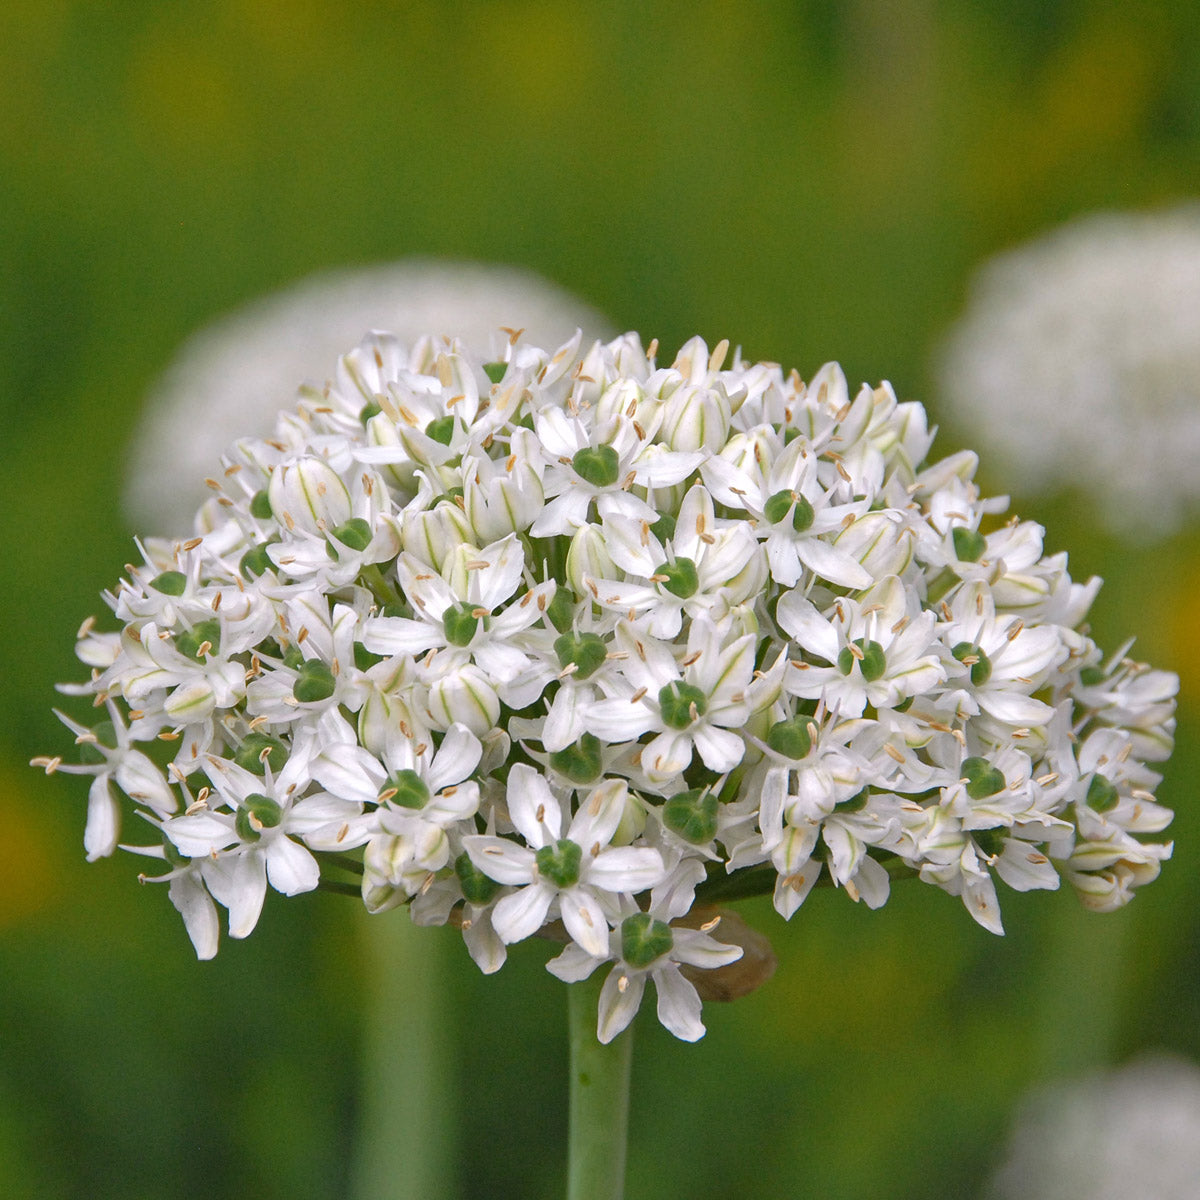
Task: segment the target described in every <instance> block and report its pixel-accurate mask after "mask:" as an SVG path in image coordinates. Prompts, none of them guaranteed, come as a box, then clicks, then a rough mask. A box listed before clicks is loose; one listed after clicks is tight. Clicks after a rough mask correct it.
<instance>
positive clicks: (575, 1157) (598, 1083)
mask: <svg viewBox="0 0 1200 1200" xmlns="http://www.w3.org/2000/svg"><path fill="white" fill-rule="evenodd" d="M597 974H599V975H600V978H599V979H597V978H595V977H593V978H592V979H590V980H588V981H586V982H584V983H574V984H572V985H571V986H570V987H569V988H568V989H567V991H568V997H569V999H568V1014H569V1023H570V1041H571V1065H570V1069H571V1099H570V1109H569V1112H570V1125H571V1128H570V1139H569V1149H568V1153H569V1162H568V1165H567V1200H621V1198H622V1196H624V1194H625V1139H626V1134H627V1131H628V1127H629V1072H630V1066H631V1064H632V1061H633V1030H632V1029H627V1030H625V1032H624V1033H622V1034H620V1035H618V1036H617V1037H616V1038H614V1039H613V1040H612V1041H611V1042H610V1043H609V1044H608V1045H607V1046H602V1045H601V1044H600V1042H599V1041H598V1040H597V1039H596V1005H597V1002H598V1000H599V996H600V986H601V983H602V982H603V973H602V972H598V973H597Z"/></svg>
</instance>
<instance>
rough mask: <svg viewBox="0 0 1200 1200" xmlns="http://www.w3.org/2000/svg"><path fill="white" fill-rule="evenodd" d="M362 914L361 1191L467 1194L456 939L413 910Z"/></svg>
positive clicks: (393, 1196) (402, 1195)
mask: <svg viewBox="0 0 1200 1200" xmlns="http://www.w3.org/2000/svg"><path fill="white" fill-rule="evenodd" d="M360 913H361V918H362V919H361V922H360V933H361V935H362V950H363V966H364V973H365V981H364V982H365V987H364V989H363V991H364V1008H365V1012H364V1016H365V1027H364V1030H363V1061H362V1068H361V1070H362V1108H361V1111H360V1118H359V1127H358V1137H357V1143H358V1144H357V1148H356V1151H357V1152H356V1155H355V1158H356V1162H355V1171H354V1187H353V1192H352V1194H353V1196H355V1197H357V1198H359V1200H428V1198H429V1197H431V1196H438V1197H442V1196H454V1195H457V1193H458V1178H457V1169H456V1168H457V1157H458V1149H457V1145H456V1142H455V1137H454V1120H453V1113H454V1106H453V1101H454V1090H453V1086H452V1080H453V1078H454V1070H455V1066H456V1062H455V1057H454V1036H453V1033H452V1031H451V1028H450V1021H449V1014H448V1010H447V1006H446V995H447V993H448V991H449V990H450V989H451V986H452V985H451V983H450V981H449V979H448V976H449V974H450V961H449V956H450V954H451V953H452V950H453V938H452V937H451V936H449V935H450V931H449V930H444V929H418V928H417V927H416V926H414V925H413V923H412V921H411V920H410V919H409V915H408V911H407V909H403V908H401V909H393V910H392V911H390V912H385V913H375V914H373V915H372V914H368V913H366V912H363V911H362V910H361V907H360ZM439 935H442V936H439Z"/></svg>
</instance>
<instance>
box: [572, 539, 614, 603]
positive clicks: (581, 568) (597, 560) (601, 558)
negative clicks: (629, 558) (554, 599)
mask: <svg viewBox="0 0 1200 1200" xmlns="http://www.w3.org/2000/svg"><path fill="white" fill-rule="evenodd" d="M616 573H617V568H616V567H615V566H614V565H613V560H612V558H611V557H610V556H609V553H608V547H607V546H606V545H605V542H604V534H603V533H601V532H600V530H599V528H598V527H597V526H595V525H581V526H580V527H579V528H578V529H577V530H576V531H575V533H574V535H573V536H572V538H571V545H570V548H569V549H568V550H567V580H568V582H569V583H570V584H571V587H572V588H574V589H575V591H576V592H578V593H579V594H581V595H590V592H589V591H588V587H587V584H586V582H585V580H587V579H612V578H613V576H615V575H616Z"/></svg>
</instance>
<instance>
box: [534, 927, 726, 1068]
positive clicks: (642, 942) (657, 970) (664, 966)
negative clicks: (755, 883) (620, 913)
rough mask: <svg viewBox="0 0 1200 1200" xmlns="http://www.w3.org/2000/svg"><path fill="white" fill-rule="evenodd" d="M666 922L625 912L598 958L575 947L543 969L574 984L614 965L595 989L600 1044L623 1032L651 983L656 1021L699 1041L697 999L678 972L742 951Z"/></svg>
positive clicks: (706, 968)
mask: <svg viewBox="0 0 1200 1200" xmlns="http://www.w3.org/2000/svg"><path fill="white" fill-rule="evenodd" d="M664 918H666V919H664ZM668 919H669V913H668V912H667V911H665V910H664V909H663V908H662V907H657V908H651V909H650V910H649V911H648V912H633V913H630V914H628V915H627V916H626V917H625V918H624V919H623V920H622V921H621V923H620V924H619V925H618V926H617V927H616V928H614V929H613V930H612V931H611V933H610V934H609V935H608V937H607V938H606V945H605V946H604V947H603V948H602V949H601V950H600V952H599V953H597V954H590V953H589V952H588V949H587V947H585V946H582V945H579V944H575V945H571V946H568V947H567V948H566V949H565V950H564V951H563V952H562V953H561V954H560V955H559V956H558V957H557V958H555V959H552V960H551V961H550V962H549V963H548V964H547V966H548V968H549V970H550V971H551V972H552V973H553V974H555V975H557V976H558V978H559V979H562V980H565V981H566V982H567V983H577V982H579V981H580V980H582V979H586V978H587V977H588V976H589V975H591V973H592V972H593V971H594V970H595V969H596V968H597V967H599V966H601V965H602V964H603V963H605V962H607V961H610V960H612V961H613V962H614V965H613V967H612V969H611V970H610V971H609V973H608V977H607V978H606V979H605V981H604V986H603V987H602V988H601V989H600V1009H599V1013H598V1016H597V1020H596V1037H597V1038H598V1039H599V1040H600V1042H602V1043H604V1044H607V1043H608V1042H611V1041H612V1040H613V1038H615V1037H616V1036H617V1034H619V1033H620V1032H621V1031H622V1030H624V1029H625V1028H627V1026H628V1025H629V1023H630V1021H632V1020H633V1018H634V1017H635V1016H636V1015H637V1011H638V1008H639V1007H640V1005H641V1002H642V996H643V995H644V994H645V990H646V984H647V982H650V983H653V984H654V990H655V992H656V993H657V996H658V1019H659V1021H661V1022H662V1024H663V1025H664V1026H665V1027H666V1028H667V1029H669V1030H670V1031H671V1032H672V1033H673V1034H674V1035H675V1036H676V1037H677V1038H681V1039H682V1040H683V1041H685V1042H694V1041H696V1040H697V1039H698V1038H700V1037H703V1036H704V1025H703V1023H702V1022H701V1020H700V997H699V995H698V994H697V992H696V988H695V986H694V985H693V984H692V983H690V982H689V981H688V980H687V979H686V978H685V977H684V975H683V973H682V972H681V970H680V967H681V966H687V967H693V968H697V969H699V970H704V971H709V970H713V969H715V968H716V967H723V966H726V965H728V964H729V963H731V962H736V961H737V960H738V959H739V958H741V956H742V948H741V947H740V946H726V945H723V944H722V943H720V942H718V941H717V940H716V938H714V937H712V936H711V935H710V934H709V933H708V932H707V931H705V930H700V929H685V928H681V927H680V926H677V925H670V924H668ZM715 924H716V922H714V925H715Z"/></svg>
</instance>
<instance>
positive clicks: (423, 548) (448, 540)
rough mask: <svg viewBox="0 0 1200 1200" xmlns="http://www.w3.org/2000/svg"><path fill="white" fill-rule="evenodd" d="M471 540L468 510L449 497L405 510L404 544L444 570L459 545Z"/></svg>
mask: <svg viewBox="0 0 1200 1200" xmlns="http://www.w3.org/2000/svg"><path fill="white" fill-rule="evenodd" d="M471 540H472V533H471V523H470V521H468V520H467V516H466V513H464V512H463V510H462V509H461V508H459V507H458V505H457V504H454V503H451V502H450V501H449V500H443V501H440V502H439V503H438V504H436V505H434V507H433V508H427V509H422V510H421V511H419V512H406V513H405V514H404V518H403V525H402V526H401V531H400V544H401V545H402V546H403V547H404V549H405V550H407V551H408V552H409V554H412V555H414V556H415V557H417V558H419V559H420V560H421V561H422V562H426V563H428V564H429V565H430V566H431V567H433V568H434V569H435V570H436V571H439V572H440V571H441V569H442V567H443V566H444V565H445V563H446V560H447V559H448V558H449V557H450V555H451V554H453V553H454V551H455V550H457V549H458V547H459V546H461V545H463V544H464V543H466V542H469V541H471Z"/></svg>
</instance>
